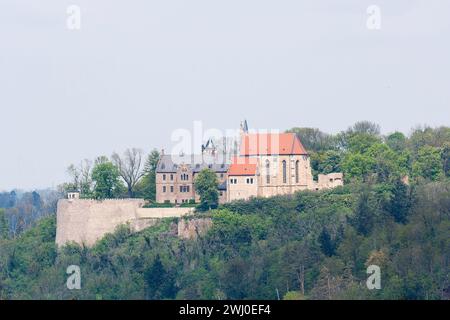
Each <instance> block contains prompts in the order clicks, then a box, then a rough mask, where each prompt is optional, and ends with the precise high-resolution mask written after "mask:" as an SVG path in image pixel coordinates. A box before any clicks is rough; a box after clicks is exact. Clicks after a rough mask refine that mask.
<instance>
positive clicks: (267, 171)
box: [266, 160, 270, 184]
mask: <svg viewBox="0 0 450 320" xmlns="http://www.w3.org/2000/svg"><path fill="white" fill-rule="evenodd" d="M266 183H267V184H270V161H269V160H266Z"/></svg>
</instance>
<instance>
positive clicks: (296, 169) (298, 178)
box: [295, 160, 300, 183]
mask: <svg viewBox="0 0 450 320" xmlns="http://www.w3.org/2000/svg"><path fill="white" fill-rule="evenodd" d="M299 165H300V162H299V161H298V160H297V161H295V183H298V182H299V180H300V177H299V172H298V171H299Z"/></svg>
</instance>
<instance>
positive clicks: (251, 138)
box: [240, 133, 308, 156]
mask: <svg viewBox="0 0 450 320" xmlns="http://www.w3.org/2000/svg"><path fill="white" fill-rule="evenodd" d="M272 154H278V155H291V154H296V155H299V154H308V153H307V152H306V150H305V148H304V147H303V145H302V143H301V142H300V139H299V138H298V137H297V136H296V134H295V133H248V134H245V135H244V136H243V137H242V140H241V150H240V155H241V156H252V155H272Z"/></svg>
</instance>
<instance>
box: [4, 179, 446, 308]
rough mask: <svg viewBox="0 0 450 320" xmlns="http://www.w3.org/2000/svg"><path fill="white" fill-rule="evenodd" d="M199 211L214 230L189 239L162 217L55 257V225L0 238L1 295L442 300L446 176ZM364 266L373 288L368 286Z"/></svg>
mask: <svg viewBox="0 0 450 320" xmlns="http://www.w3.org/2000/svg"><path fill="white" fill-rule="evenodd" d="M199 215H201V216H202V217H204V216H209V217H211V218H212V219H213V227H212V228H211V229H210V230H209V231H208V233H207V234H206V235H204V236H202V237H200V238H197V239H196V240H182V239H179V238H177V237H176V236H175V235H174V233H173V225H174V224H173V222H174V220H171V219H166V220H163V221H161V222H160V223H159V224H157V225H156V226H154V227H151V228H148V229H145V230H144V231H142V232H140V233H137V234H131V233H130V232H129V230H128V229H127V227H126V226H123V227H121V228H119V229H118V230H117V231H116V232H115V233H114V234H111V235H108V236H107V237H105V238H104V239H103V240H101V241H100V242H99V243H98V244H97V245H96V246H95V247H93V248H91V249H88V248H81V247H79V246H76V245H68V246H65V247H63V248H61V249H60V251H59V252H58V251H57V249H56V247H55V244H54V240H55V218H54V217H47V218H43V219H41V220H40V222H39V223H38V224H37V226H35V227H33V228H31V229H29V230H27V231H26V232H24V233H22V234H21V235H20V236H18V237H16V238H14V239H11V238H8V237H7V233H5V232H3V233H2V235H1V236H0V239H1V240H0V248H1V250H0V299H22V298H23V299H72V298H76V299H277V291H278V294H279V295H280V298H283V297H285V298H291V299H292V298H295V299H343V298H348V299H364V298H367V299H448V298H449V294H450V292H449V290H450V279H449V274H448V270H449V267H450V266H449V263H450V237H449V234H450V182H448V181H446V180H443V181H441V182H429V183H418V184H414V185H411V187H409V186H406V185H404V184H401V183H383V184H371V183H352V184H349V185H347V186H345V187H340V188H337V189H334V190H332V191H322V192H299V193H296V194H295V195H292V196H283V197H281V196H280V197H274V198H267V199H265V198H264V199H258V198H257V199H253V200H250V201H239V202H233V203H230V204H227V205H224V206H223V207H220V208H219V209H217V210H213V211H210V212H206V213H201V214H199ZM0 216H1V215H0ZM0 222H1V221H0ZM0 224H1V223H0ZM369 264H376V265H378V266H380V268H381V281H382V282H381V284H382V288H381V290H371V291H370V290H368V289H367V288H366V285H365V282H366V279H367V276H368V275H367V274H366V267H367V265H369ZM69 265H79V266H80V268H81V276H82V278H81V281H82V282H81V284H82V288H81V290H68V289H67V288H66V279H67V277H68V275H67V274H66V269H67V267H68V266H69Z"/></svg>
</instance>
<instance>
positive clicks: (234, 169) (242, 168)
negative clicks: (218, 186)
mask: <svg viewBox="0 0 450 320" xmlns="http://www.w3.org/2000/svg"><path fill="white" fill-rule="evenodd" d="M255 174H256V164H254V163H232V164H231V165H230V167H229V168H228V176H254V175H255Z"/></svg>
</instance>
